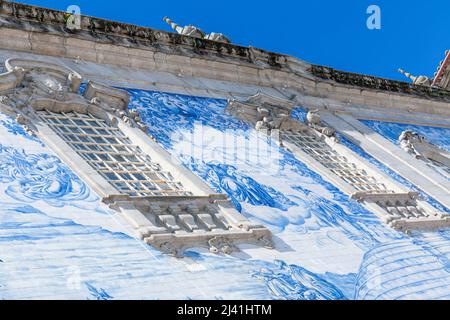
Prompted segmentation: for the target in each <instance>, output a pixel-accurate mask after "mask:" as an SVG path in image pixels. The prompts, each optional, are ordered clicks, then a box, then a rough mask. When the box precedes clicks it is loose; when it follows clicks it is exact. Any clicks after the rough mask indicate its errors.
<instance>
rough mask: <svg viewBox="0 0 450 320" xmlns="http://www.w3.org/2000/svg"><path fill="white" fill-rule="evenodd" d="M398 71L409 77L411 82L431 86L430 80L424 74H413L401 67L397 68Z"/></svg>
mask: <svg viewBox="0 0 450 320" xmlns="http://www.w3.org/2000/svg"><path fill="white" fill-rule="evenodd" d="M398 72H400V73H401V74H403V75H405V76H406V77H407V78H409V79H411V80H412V82H413V84H416V85H422V86H431V80H430V79H429V78H428V77H426V76H417V77H416V76H413V75H412V74H411V73H409V72H406V71H405V70H403V69H398Z"/></svg>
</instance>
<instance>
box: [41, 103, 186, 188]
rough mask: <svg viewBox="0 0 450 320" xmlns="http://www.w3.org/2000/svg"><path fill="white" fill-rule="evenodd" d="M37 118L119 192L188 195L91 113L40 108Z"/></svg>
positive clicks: (116, 132)
mask: <svg viewBox="0 0 450 320" xmlns="http://www.w3.org/2000/svg"><path fill="white" fill-rule="evenodd" d="M38 115H39V116H40V118H41V119H42V120H43V121H45V123H47V125H48V126H49V127H50V128H52V129H53V130H54V131H55V132H56V133H57V134H58V136H60V137H61V138H62V139H63V140H64V141H65V142H66V143H67V144H68V145H70V146H71V147H72V148H73V149H74V150H75V151H76V152H77V153H78V154H79V155H80V156H81V157H82V158H83V159H84V160H86V162H87V163H89V165H91V166H92V167H93V168H94V169H95V170H96V171H97V172H98V173H99V174H100V175H102V176H103V177H104V178H105V179H106V180H108V182H109V183H111V184H112V185H113V186H114V187H115V188H116V189H117V190H119V191H120V192H121V193H125V194H128V195H130V196H169V195H172V196H173V195H190V193H189V192H187V191H185V190H184V189H183V187H182V185H181V184H180V183H178V182H175V181H174V180H173V177H172V175H171V174H170V173H169V172H167V171H164V170H162V168H161V167H160V165H159V164H158V163H155V162H152V160H151V159H150V157H149V156H148V155H146V154H145V153H144V152H142V150H141V149H140V148H139V147H138V146H136V145H133V144H132V142H131V140H130V139H128V138H127V137H126V136H125V135H124V134H123V133H122V132H121V131H120V129H118V128H115V127H112V126H110V125H108V124H107V122H106V121H105V120H102V119H98V118H95V117H94V116H92V115H91V114H79V113H75V112H73V113H53V112H50V111H39V112H38Z"/></svg>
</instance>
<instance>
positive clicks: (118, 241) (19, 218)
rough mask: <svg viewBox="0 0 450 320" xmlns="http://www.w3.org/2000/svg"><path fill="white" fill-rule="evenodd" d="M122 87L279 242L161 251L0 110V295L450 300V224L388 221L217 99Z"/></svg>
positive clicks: (155, 130) (170, 145)
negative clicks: (413, 228) (270, 246)
mask: <svg viewBox="0 0 450 320" xmlns="http://www.w3.org/2000/svg"><path fill="white" fill-rule="evenodd" d="M128 91H129V93H130V94H131V96H132V100H131V103H130V108H133V109H137V110H138V111H139V112H140V114H141V116H142V118H143V120H144V121H145V122H146V123H147V125H148V128H149V129H148V130H149V134H151V135H152V136H153V137H155V139H156V140H157V141H158V142H159V143H160V144H161V145H162V146H163V147H164V148H166V149H167V150H168V151H169V152H170V153H171V154H172V155H173V156H174V157H177V158H178V159H179V160H180V161H181V162H182V163H183V164H184V165H185V166H186V167H188V168H189V169H191V170H192V171H193V172H194V173H196V174H197V175H198V176H200V177H201V178H202V179H204V180H205V181H206V182H207V183H208V184H209V185H210V186H211V187H212V188H213V189H215V190H216V191H217V192H223V193H226V194H228V195H229V197H230V198H231V199H232V201H233V203H234V205H235V206H236V208H237V209H238V210H239V211H240V212H242V214H244V215H245V216H246V217H248V218H249V219H251V220H253V221H256V222H259V223H262V224H264V225H265V226H266V227H268V228H270V229H271V231H272V232H273V234H274V239H275V242H276V249H274V250H267V249H263V248H259V247H255V246H250V245H242V246H241V249H242V251H241V252H239V253H236V254H233V255H232V256H221V255H219V256H216V255H212V254H210V253H209V252H206V251H205V250H203V249H192V250H190V251H188V252H187V253H186V257H185V258H183V259H175V258H171V257H168V256H165V255H163V254H161V253H159V252H158V251H156V250H154V249H153V248H152V247H149V246H147V245H145V244H144V243H142V242H141V241H139V240H137V239H135V238H134V237H133V236H132V234H131V231H130V228H129V227H128V225H127V223H126V222H124V221H123V220H122V218H121V216H120V215H118V214H117V213H116V212H114V211H111V210H110V209H109V208H107V207H104V206H103V205H102V204H101V202H100V199H99V197H98V196H97V195H96V194H95V193H93V192H92V190H90V188H89V187H88V186H87V185H86V184H85V183H84V182H83V181H81V180H80V179H79V178H78V177H77V176H76V175H74V174H73V172H72V171H71V170H70V169H69V168H68V167H67V166H66V165H64V164H63V163H62V162H61V161H60V160H59V159H58V158H57V157H56V156H55V155H54V154H53V153H52V152H51V151H50V150H49V149H48V148H47V147H46V146H45V145H43V144H42V142H40V141H39V140H38V139H36V138H30V137H28V136H27V135H26V133H25V132H23V130H21V128H20V126H18V125H17V123H15V121H13V120H12V119H10V118H8V117H7V116H6V115H0V160H1V162H0V163H1V164H0V299H1V298H3V299H13V298H19V299H25V298H57V299H167V298H174V299H187V298H192V299H206V298H216V299H244V298H246V299H305V300H306V299H311V300H316V299H408V298H422V299H424V298H430V299H445V298H449V296H450V270H449V269H450V268H449V266H450V261H449V259H450V242H449V240H450V232H448V231H442V232H437V233H430V234H427V233H424V234H420V233H418V234H415V235H413V236H412V237H408V236H405V235H404V234H402V233H398V232H396V231H394V230H392V229H390V228H388V227H385V226H384V225H383V224H382V223H381V222H380V221H379V219H378V218H377V217H376V216H375V215H374V214H373V213H371V212H369V211H367V210H366V209H364V208H363V207H362V206H360V205H359V204H358V203H356V202H353V201H349V200H348V197H347V196H346V195H345V194H343V193H342V192H341V191H340V190H338V189H337V188H335V187H334V186H333V185H331V184H329V183H328V182H326V181H324V180H323V179H322V178H321V177H320V176H319V175H317V174H316V173H315V172H313V171H311V170H310V169H308V168H307V166H306V165H305V164H304V163H302V162H301V161H299V160H298V159H296V158H295V157H293V156H292V154H290V153H289V152H287V151H285V150H284V149H281V148H279V147H278V146H277V145H276V144H274V143H272V142H271V141H270V140H268V139H267V137H264V136H261V135H259V134H257V133H256V132H255V130H253V129H252V128H251V127H250V126H248V125H247V124H245V123H244V122H241V121H239V120H236V119H234V118H233V117H231V116H229V115H228V114H226V113H225V112H224V107H225V105H226V101H224V100H217V99H209V98H200V97H190V96H183V95H176V94H167V93H162V92H150V91H143V90H132V89H129V90H128ZM181 280H182V281H181Z"/></svg>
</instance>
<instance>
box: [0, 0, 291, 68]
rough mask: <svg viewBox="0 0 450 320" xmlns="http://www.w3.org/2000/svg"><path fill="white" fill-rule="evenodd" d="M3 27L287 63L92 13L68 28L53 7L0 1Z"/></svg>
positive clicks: (270, 63)
mask: <svg viewBox="0 0 450 320" xmlns="http://www.w3.org/2000/svg"><path fill="white" fill-rule="evenodd" d="M0 17H1V18H2V19H1V20H0V27H7V28H13V29H22V30H30V31H31V30H32V31H33V32H44V33H53V34H59V35H63V36H70V37H75V38H79V39H84V40H90V41H96V42H104V43H112V44H114V45H119V46H125V47H133V48H142V49H145V48H147V49H148V48H153V49H155V50H157V51H162V52H170V53H175V54H176V53H178V54H186V53H187V52H189V53H190V54H194V55H198V56H203V57H205V54H207V55H209V56H214V57H216V58H218V59H220V58H228V59H233V60H236V61H240V62H247V63H250V64H262V65H265V66H266V67H270V68H276V69H279V68H281V67H282V66H283V65H285V64H286V61H287V58H286V56H285V55H282V54H278V53H273V52H269V51H265V50H261V49H257V48H254V47H243V46H239V45H235V44H228V43H224V42H217V41H211V40H206V39H199V38H195V37H191V36H184V35H179V34H177V33H172V32H166V31H161V30H155V29H151V28H146V27H141V26H136V25H132V24H127V23H122V22H116V21H110V20H106V19H100V18H95V17H89V16H82V17H81V29H79V30H71V29H69V28H67V27H66V19H67V14H66V13H65V12H62V11H57V10H53V9H47V8H41V7H35V6H30V5H26V4H21V3H14V2H6V1H1V0H0Z"/></svg>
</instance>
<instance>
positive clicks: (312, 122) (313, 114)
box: [306, 110, 338, 142]
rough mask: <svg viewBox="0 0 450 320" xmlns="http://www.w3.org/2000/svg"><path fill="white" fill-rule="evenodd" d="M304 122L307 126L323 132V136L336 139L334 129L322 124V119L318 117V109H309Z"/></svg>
mask: <svg viewBox="0 0 450 320" xmlns="http://www.w3.org/2000/svg"><path fill="white" fill-rule="evenodd" d="M306 123H307V125H308V126H309V127H311V128H313V129H314V130H316V131H317V132H319V133H321V134H323V135H324V136H326V137H328V138H331V139H333V140H334V141H336V142H337V141H338V138H337V136H336V130H335V129H334V128H331V127H327V126H323V125H322V121H321V119H320V114H319V110H311V111H309V112H308V114H307V115H306Z"/></svg>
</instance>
